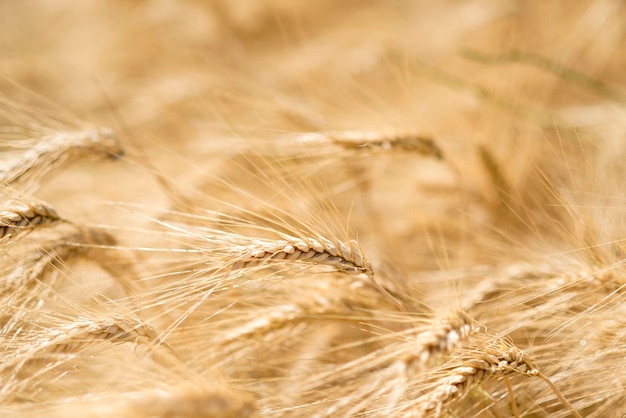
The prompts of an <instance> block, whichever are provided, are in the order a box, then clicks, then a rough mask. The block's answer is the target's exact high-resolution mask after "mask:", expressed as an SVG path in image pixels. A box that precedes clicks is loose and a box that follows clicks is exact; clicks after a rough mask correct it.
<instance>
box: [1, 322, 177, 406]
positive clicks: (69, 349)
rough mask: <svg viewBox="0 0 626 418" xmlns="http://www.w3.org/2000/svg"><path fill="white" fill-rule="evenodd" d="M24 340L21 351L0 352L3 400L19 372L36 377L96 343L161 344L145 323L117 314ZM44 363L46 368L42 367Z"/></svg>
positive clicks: (17, 379) (73, 323)
mask: <svg viewBox="0 0 626 418" xmlns="http://www.w3.org/2000/svg"><path fill="white" fill-rule="evenodd" d="M27 338H28V339H31V340H32V343H31V344H21V345H20V347H26V348H25V349H23V350H18V351H17V352H14V353H12V354H8V355H7V353H6V352H5V353H4V360H3V362H2V369H1V370H0V375H2V376H7V380H5V381H4V382H3V389H2V390H1V391H0V393H2V395H3V396H5V397H6V396H7V395H8V394H9V393H10V392H11V390H12V389H14V385H13V384H11V383H15V382H17V381H19V380H20V379H19V378H18V374H19V373H20V371H21V370H23V369H25V368H27V367H33V366H36V367H37V369H38V371H37V373H36V374H37V375H40V374H42V373H45V372H46V371H47V370H49V369H50V368H52V367H54V366H55V364H56V363H55V360H57V358H58V357H59V356H61V355H64V354H65V355H70V354H74V353H77V352H79V351H80V350H81V349H84V348H86V347H88V346H91V345H93V344H95V343H97V342H100V341H106V342H109V343H134V344H158V345H161V344H163V343H162V342H161V341H160V339H159V338H158V336H157V332H156V331H155V330H154V328H153V327H152V326H150V325H149V324H147V323H146V322H145V321H143V320H141V319H140V318H137V317H133V316H121V315H115V316H113V317H110V318H104V319H97V320H94V319H81V320H79V321H76V322H72V323H69V324H65V325H62V326H60V327H58V328H51V329H47V330H45V331H43V332H35V333H34V334H33V335H30V336H28V337H27ZM166 347H167V346H166ZM168 348H169V347H168ZM46 364H47V365H49V367H42V366H43V365H46ZM9 370H10V372H9Z"/></svg>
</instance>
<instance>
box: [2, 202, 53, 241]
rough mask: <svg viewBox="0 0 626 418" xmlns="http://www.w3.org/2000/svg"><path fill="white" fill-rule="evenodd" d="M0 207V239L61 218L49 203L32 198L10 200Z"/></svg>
mask: <svg viewBox="0 0 626 418" xmlns="http://www.w3.org/2000/svg"><path fill="white" fill-rule="evenodd" d="M3 206H4V207H3V208H2V209H0V239H1V238H4V237H7V236H11V235H14V234H18V233H20V232H22V231H27V230H32V229H34V228H37V227H39V226H43V225H48V224H50V223H53V222H56V221H59V220H61V218H60V217H59V215H58V214H57V213H56V211H55V210H54V209H53V208H52V207H51V206H50V205H48V204H47V203H43V202H36V201H32V200H28V201H26V200H19V201H12V202H8V203H6V204H4V205H3Z"/></svg>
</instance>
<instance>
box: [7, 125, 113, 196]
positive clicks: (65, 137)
mask: <svg viewBox="0 0 626 418" xmlns="http://www.w3.org/2000/svg"><path fill="white" fill-rule="evenodd" d="M123 154H124V152H123V150H122V148H121V147H120V144H119V141H118V139H117V138H116V137H115V135H114V134H113V131H111V130H110V129H94V130H85V131H77V132H60V133H56V134H53V135H48V136H44V137H43V138H40V139H39V140H37V142H35V144H34V146H32V147H31V148H28V149H27V150H25V151H24V152H21V153H19V154H17V155H13V157H14V158H10V159H8V160H7V161H6V162H4V164H2V165H0V182H2V183H4V184H15V183H21V182H23V181H25V180H30V179H36V178H42V177H44V176H45V175H46V174H47V173H49V172H50V171H51V170H53V169H55V168H58V167H59V166H61V165H63V164H64V163H68V162H70V161H73V160H76V159H79V158H81V157H84V156H90V155H102V156H108V157H112V158H117V157H119V156H121V155H123Z"/></svg>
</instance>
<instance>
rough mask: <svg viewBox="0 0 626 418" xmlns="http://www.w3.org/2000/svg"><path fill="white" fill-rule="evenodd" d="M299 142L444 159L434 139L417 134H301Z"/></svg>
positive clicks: (354, 132) (353, 132)
mask: <svg viewBox="0 0 626 418" xmlns="http://www.w3.org/2000/svg"><path fill="white" fill-rule="evenodd" d="M298 140H299V141H300V142H302V143H305V144H316V143H317V144H320V143H326V144H334V145H337V146H339V147H342V148H344V149H346V150H352V151H366V150H369V151H398V152H407V153H414V154H418V155H422V156H424V157H433V158H436V159H438V160H442V159H443V151H442V150H441V148H440V147H439V146H438V145H437V144H436V142H435V141H434V139H433V138H431V137H428V136H425V135H420V134H416V133H391V134H385V133H382V132H362V131H344V132H320V133H307V134H300V135H299V136H298Z"/></svg>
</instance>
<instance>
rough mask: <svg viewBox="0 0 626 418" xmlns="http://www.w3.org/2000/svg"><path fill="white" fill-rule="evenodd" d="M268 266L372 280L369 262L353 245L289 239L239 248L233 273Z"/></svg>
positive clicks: (351, 243)
mask: <svg viewBox="0 0 626 418" xmlns="http://www.w3.org/2000/svg"><path fill="white" fill-rule="evenodd" d="M270 262H302V263H310V264H321V265H328V266H332V267H334V268H336V269H337V270H339V271H341V272H344V273H349V274H361V273H364V274H366V275H367V276H368V277H373V276H374V271H373V269H372V266H371V264H370V263H369V261H368V260H367V259H366V258H365V257H364V256H363V254H362V253H361V252H360V251H359V250H358V244H357V243H356V241H351V242H350V245H349V246H348V245H346V244H344V243H343V242H341V241H336V242H334V243H333V242H332V241H330V240H327V239H321V238H320V239H316V238H304V239H300V238H293V239H289V240H277V241H265V240H264V241H258V243H255V244H252V245H249V246H246V247H243V248H241V253H240V255H239V256H237V257H236V258H235V260H234V264H233V269H242V268H250V267H255V266H258V265H262V264H267V263H270Z"/></svg>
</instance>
